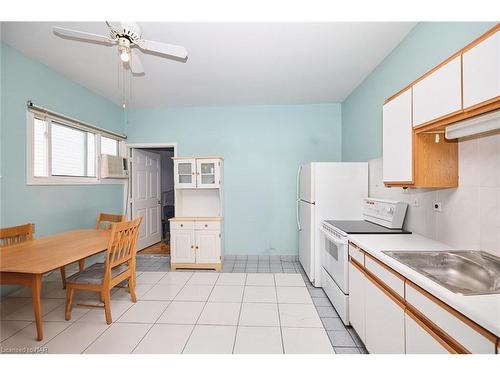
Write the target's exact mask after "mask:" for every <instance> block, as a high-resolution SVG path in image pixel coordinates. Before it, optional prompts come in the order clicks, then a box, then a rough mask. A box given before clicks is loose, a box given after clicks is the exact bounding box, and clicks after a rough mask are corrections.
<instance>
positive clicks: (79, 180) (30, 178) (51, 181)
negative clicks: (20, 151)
mask: <svg viewBox="0 0 500 375" xmlns="http://www.w3.org/2000/svg"><path fill="white" fill-rule="evenodd" d="M26 112H27V115H26V184H27V185H97V184H125V183H126V180H124V179H113V178H101V160H102V158H101V134H100V133H99V132H98V131H97V130H92V129H85V128H84V127H78V126H75V125H74V124H71V123H70V122H68V121H65V120H64V119H59V118H56V117H55V116H46V117H47V118H48V119H49V120H52V118H53V119H54V122H56V123H60V124H62V125H65V126H68V127H71V128H75V129H79V130H83V131H87V132H90V133H93V134H95V150H94V152H95V177H84V176H78V177H77V176H52V175H50V173H51V169H52V165H51V157H52V150H51V144H50V143H51V137H50V132H51V126H50V121H49V122H48V124H47V131H48V144H47V147H48V153H47V164H48V169H47V173H48V174H49V175H48V176H46V177H41V176H35V174H34V169H35V168H34V167H35V166H34V124H35V118H39V117H38V116H37V115H36V114H35V113H34V112H33V111H30V110H27V111H26ZM104 136H106V137H108V138H110V136H109V135H108V134H104ZM117 141H118V155H120V156H125V141H124V140H120V139H117Z"/></svg>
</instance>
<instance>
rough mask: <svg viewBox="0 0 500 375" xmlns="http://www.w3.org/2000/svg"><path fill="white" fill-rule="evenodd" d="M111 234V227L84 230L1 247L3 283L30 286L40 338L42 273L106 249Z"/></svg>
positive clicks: (41, 330)
mask: <svg viewBox="0 0 500 375" xmlns="http://www.w3.org/2000/svg"><path fill="white" fill-rule="evenodd" d="M109 236H110V231H108V230H102V229H81V230H74V231H69V232H64V233H59V234H54V235H50V236H45V237H40V238H37V239H33V240H29V241H25V242H21V243H18V244H15V245H10V246H6V247H4V248H2V249H0V284H20V285H24V286H27V287H30V288H31V295H32V303H33V312H34V315H35V322H36V332H37V340H38V341H41V340H43V323H42V307H41V290H42V275H43V274H45V273H47V272H50V271H53V270H57V269H59V268H60V267H62V266H66V265H68V264H71V263H74V262H77V261H79V260H80V259H85V258H87V257H89V256H92V255H95V254H98V253H100V252H102V251H104V250H106V249H107V247H108V241H109Z"/></svg>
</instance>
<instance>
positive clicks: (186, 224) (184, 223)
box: [170, 220, 194, 230]
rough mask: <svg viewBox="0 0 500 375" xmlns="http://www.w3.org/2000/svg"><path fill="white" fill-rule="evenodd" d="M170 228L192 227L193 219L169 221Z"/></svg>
mask: <svg viewBox="0 0 500 375" xmlns="http://www.w3.org/2000/svg"><path fill="white" fill-rule="evenodd" d="M170 229H171V230H176V229H177V230H179V229H194V221H175V220H172V221H171V222H170Z"/></svg>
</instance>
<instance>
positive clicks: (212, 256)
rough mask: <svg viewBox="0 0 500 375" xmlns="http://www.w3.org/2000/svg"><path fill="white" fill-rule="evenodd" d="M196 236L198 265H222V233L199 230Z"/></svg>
mask: <svg viewBox="0 0 500 375" xmlns="http://www.w3.org/2000/svg"><path fill="white" fill-rule="evenodd" d="M195 236H196V246H195V248H196V263H220V260H221V259H220V257H221V246H220V243H221V241H220V232H218V231H212V230H197V231H196V235H195Z"/></svg>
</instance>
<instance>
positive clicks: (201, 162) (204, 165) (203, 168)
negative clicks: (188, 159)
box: [196, 159, 220, 188]
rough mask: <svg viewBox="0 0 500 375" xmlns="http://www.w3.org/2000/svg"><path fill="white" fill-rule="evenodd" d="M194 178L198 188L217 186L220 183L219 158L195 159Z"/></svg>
mask: <svg viewBox="0 0 500 375" xmlns="http://www.w3.org/2000/svg"><path fill="white" fill-rule="evenodd" d="M196 180H197V187H198V188H218V187H219V185H220V160H219V159H197V160H196Z"/></svg>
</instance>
